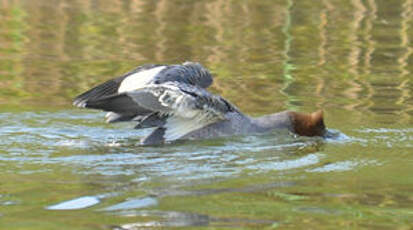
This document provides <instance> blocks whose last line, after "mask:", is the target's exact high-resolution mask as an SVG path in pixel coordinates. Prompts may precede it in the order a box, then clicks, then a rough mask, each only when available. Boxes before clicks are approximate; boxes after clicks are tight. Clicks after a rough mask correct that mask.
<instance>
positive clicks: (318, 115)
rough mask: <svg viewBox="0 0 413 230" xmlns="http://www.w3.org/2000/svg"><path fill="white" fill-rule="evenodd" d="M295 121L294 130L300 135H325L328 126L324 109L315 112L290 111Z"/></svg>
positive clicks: (293, 121) (292, 119)
mask: <svg viewBox="0 0 413 230" xmlns="http://www.w3.org/2000/svg"><path fill="white" fill-rule="evenodd" d="M288 113H289V115H290V118H291V121H292V123H293V129H294V132H295V133H296V134H298V135H300V136H309V137H313V136H323V135H324V134H325V132H326V127H325V125H324V120H323V111H322V110H319V111H317V112H314V113H310V114H308V113H299V112H294V111H290V112H288Z"/></svg>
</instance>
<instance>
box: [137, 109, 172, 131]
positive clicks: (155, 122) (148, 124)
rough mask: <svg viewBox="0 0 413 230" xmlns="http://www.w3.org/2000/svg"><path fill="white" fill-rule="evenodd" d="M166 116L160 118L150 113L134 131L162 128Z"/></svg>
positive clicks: (158, 115) (140, 121) (156, 114)
mask: <svg viewBox="0 0 413 230" xmlns="http://www.w3.org/2000/svg"><path fill="white" fill-rule="evenodd" d="M167 118H168V116H162V115H160V114H159V113H152V114H150V115H148V116H145V117H142V118H141V119H140V120H139V123H138V124H137V125H136V126H135V129H146V128H152V127H162V126H163V125H164V124H165V122H166V119H167Z"/></svg>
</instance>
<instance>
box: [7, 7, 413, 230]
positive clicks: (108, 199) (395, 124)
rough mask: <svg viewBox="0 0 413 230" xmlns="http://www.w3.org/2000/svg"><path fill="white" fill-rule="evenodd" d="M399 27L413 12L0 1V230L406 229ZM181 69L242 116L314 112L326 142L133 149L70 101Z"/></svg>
mask: <svg viewBox="0 0 413 230" xmlns="http://www.w3.org/2000/svg"><path fill="white" fill-rule="evenodd" d="M412 19H413V0H398V1H388V0H350V1H341V0H319V1H302V0H300V1H298V0H260V1H255V0H239V1H228V0H205V1H191V0H168V1H167V0H159V1H155V0H149V1H139V0H136V1H134V0H124V1H121V0H112V1H109V0H82V1H80V0H48V1H29V0H0V174H1V176H0V227H4V228H5V229H6V228H7V229H56V227H57V226H59V229H62V228H60V227H61V226H62V224H63V223H66V224H67V223H69V225H68V226H67V228H68V229H69V228H73V229H101V228H111V227H110V226H118V227H119V226H121V227H122V228H121V229H138V228H140V227H142V226H146V227H156V226H158V227H159V226H161V227H193V228H197V227H200V226H202V227H205V228H208V227H234V228H252V229H254V228H258V229H262V228H268V229H275V228H282V229H288V228H291V229H294V228H307V227H308V226H314V228H315V229H323V228H325V229H330V228H337V226H340V227H342V228H351V229H353V228H360V229H365V228H371V229H380V228H383V229H389V228H391V229H409V228H410V227H411V224H412V223H411V220H412V211H411V207H412V205H413V181H411V180H410V178H411V173H412V170H411V168H412V166H413V164H412V162H411V161H409V160H408V159H409V158H410V156H411V147H412V140H413V128H411V125H412V123H413V96H412V87H413V85H412V79H413V78H412V74H411V72H412V70H413V65H412V62H413V58H412V53H413V48H412V42H411V40H412V39H413V37H412V35H413V29H412V24H413V21H412ZM184 61H198V62H200V63H202V64H203V65H204V66H205V67H207V68H208V69H210V71H211V72H212V73H213V75H214V78H215V80H214V84H213V86H212V89H211V91H213V92H214V93H217V94H220V95H222V96H224V97H225V98H227V99H228V100H229V101H231V102H232V103H234V104H235V105H236V106H238V107H239V108H240V109H241V110H243V111H245V112H246V113H248V114H250V115H253V116H255V115H262V114H266V113H273V112H278V111H281V110H286V109H292V110H298V111H305V112H310V111H314V110H317V109H323V110H324V113H325V120H326V124H327V126H328V127H329V128H330V129H331V130H333V131H334V132H336V133H337V136H338V138H337V139H335V140H328V141H320V140H314V139H300V138H298V139H294V138H292V137H286V139H283V138H278V139H276V140H274V139H275V138H274V137H242V138H240V139H237V138H236V139H224V140H213V141H207V142H195V143H183V144H178V145H173V146H172V147H158V148H142V147H139V146H137V144H136V143H137V142H138V140H139V138H140V137H141V136H143V135H144V134H143V133H141V132H140V131H136V130H132V127H133V124H119V125H108V124H104V122H103V115H104V114H103V113H99V112H94V111H86V110H80V109H76V108H73V107H72V105H71V103H72V99H73V98H74V97H75V96H76V95H78V94H80V93H82V92H84V91H85V90H87V89H89V88H90V87H93V86H95V85H97V84H99V83H102V82H103V81H105V80H108V79H110V78H113V77H116V76H120V75H121V74H123V73H125V72H128V71H129V70H131V69H133V68H135V67H136V66H139V65H142V64H145V63H166V64H174V63H182V62H184ZM172 188H173V189H172ZM174 189H176V190H177V191H178V190H179V191H178V192H175V193H174V192H170V193H167V192H166V191H175V190H174ZM115 191H116V194H115V193H114V192H115ZM194 191H195V192H194ZM165 194H166V195H165ZM85 197H86V198H85ZM137 197H138V198H137ZM78 198H79V199H80V201H79V202H80V203H84V204H86V205H85V206H76V205H74V206H72V205H73V203H69V204H66V206H65V205H64V203H63V206H58V207H57V208H56V207H54V208H55V209H68V208H70V207H71V209H76V210H77V211H62V210H58V211H55V210H54V211H52V210H49V209H48V207H50V206H51V207H53V206H52V205H54V204H59V202H63V201H70V200H72V201H73V199H74V200H75V201H76V199H78ZM151 199H152V200H151ZM128 200H129V201H130V200H132V202H131V203H132V206H128V205H130V203H126V205H125V203H122V202H125V201H128ZM116 204H120V207H119V206H115V208H113V206H111V205H116ZM95 205H97V206H95ZM125 206H126V207H125ZM62 207H63V208H62ZM108 207H109V210H106V212H104V211H102V209H105V208H108ZM146 207H148V208H146ZM125 211H128V212H125ZM132 211H133V212H132ZM331 217H334V218H331ZM127 223H135V225H126V224H127ZM113 228H114V229H116V228H115V227H113ZM119 229H120V228H119Z"/></svg>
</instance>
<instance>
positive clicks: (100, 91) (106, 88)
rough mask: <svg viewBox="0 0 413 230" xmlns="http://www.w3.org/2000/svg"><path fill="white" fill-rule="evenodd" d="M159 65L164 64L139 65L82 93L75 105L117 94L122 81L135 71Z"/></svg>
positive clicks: (82, 104)
mask: <svg viewBox="0 0 413 230" xmlns="http://www.w3.org/2000/svg"><path fill="white" fill-rule="evenodd" d="M158 66H162V65H155V64H147V65H142V66H139V67H138V68H136V69H134V70H132V71H130V72H128V73H126V74H124V75H122V76H120V77H118V78H115V79H111V80H109V81H106V82H104V83H102V84H100V85H98V86H96V87H94V88H92V89H90V90H88V91H86V92H84V93H82V94H80V95H79V96H77V97H76V98H75V99H74V101H73V105H75V106H77V107H85V106H84V105H85V103H86V102H87V101H89V100H90V101H91V100H97V99H99V98H102V97H105V96H109V95H113V94H116V93H117V92H118V89H119V86H120V85H121V83H122V81H123V80H124V79H125V78H126V77H128V76H130V75H132V74H135V73H138V72H141V71H143V70H148V69H151V68H154V67H158Z"/></svg>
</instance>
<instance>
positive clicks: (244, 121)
mask: <svg viewBox="0 0 413 230" xmlns="http://www.w3.org/2000/svg"><path fill="white" fill-rule="evenodd" d="M212 81H213V80H212V76H211V74H210V73H209V71H208V70H207V69H205V68H204V67H203V66H202V65H200V64H199V63H193V62H186V63H184V64H182V65H144V66H141V67H138V68H136V69H135V70H133V71H131V72H129V73H127V74H125V75H123V76H121V77H118V78H116V79H112V80H109V81H107V82H105V83H103V84H101V85H98V86H96V87H94V88H92V89H90V90H89V91H87V92H85V93H83V94H81V95H79V96H78V97H76V98H75V100H74V103H73V104H74V105H75V106H78V107H84V108H92V109H100V110H104V111H108V113H107V115H106V121H107V122H110V123H112V122H119V121H135V122H137V125H136V126H135V128H137V129H141V128H155V129H154V131H153V132H152V133H151V134H149V136H147V137H145V138H144V139H143V140H142V141H141V143H142V144H144V145H153V144H161V143H167V142H171V141H174V140H178V139H205V138H212V137H220V136H230V135H244V134H249V133H262V132H269V131H272V130H274V129H288V130H290V131H291V132H294V133H297V134H300V135H306V136H317V135H318V136H321V135H323V133H324V131H325V127H324V123H323V117H322V113H321V112H316V113H313V114H309V115H307V114H300V113H296V112H292V111H284V112H281V113H276V114H271V115H266V116H263V117H259V118H250V117H249V116H247V115H244V114H243V113H241V112H240V111H239V109H238V108H236V107H235V106H234V105H232V104H231V103H230V102H228V101H227V100H226V99H224V98H222V97H220V96H217V95H214V94H211V93H210V92H208V91H207V90H206V88H207V87H208V86H210V85H211V84H212Z"/></svg>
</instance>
